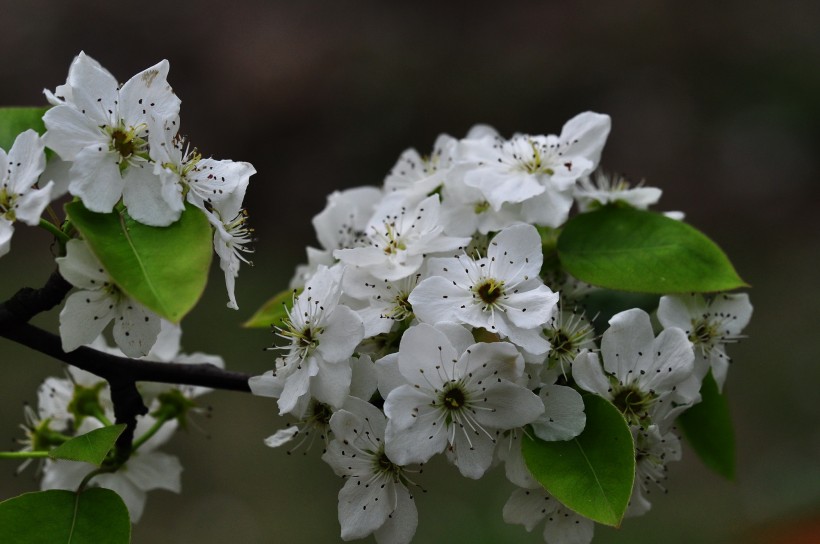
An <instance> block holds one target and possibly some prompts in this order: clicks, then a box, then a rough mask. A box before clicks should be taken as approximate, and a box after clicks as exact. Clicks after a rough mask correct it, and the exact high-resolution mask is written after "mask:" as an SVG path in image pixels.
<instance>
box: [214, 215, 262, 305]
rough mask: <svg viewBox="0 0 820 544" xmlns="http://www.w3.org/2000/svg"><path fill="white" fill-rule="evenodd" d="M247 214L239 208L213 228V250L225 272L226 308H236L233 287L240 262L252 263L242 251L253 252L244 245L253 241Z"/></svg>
mask: <svg viewBox="0 0 820 544" xmlns="http://www.w3.org/2000/svg"><path fill="white" fill-rule="evenodd" d="M211 217H213V215H211ZM247 221H248V214H247V213H246V212H245V210H240V211H239V213H237V214H236V216H234V217H233V218H232V219H230V220H228V221H226V222H225V223H221V222H220V223H218V224H216V228H215V229H214V251H215V252H216V254H217V256H218V257H219V267H220V268H221V269H222V272H224V274H225V287H226V289H227V291H228V308H232V309H234V310H238V309H239V306H238V305H237V304H236V295H235V294H234V288H235V285H236V277H237V276H239V267H240V265H241V263H245V264H248V265H251V266H252V265H253V263H252V262H251V261H249V260H248V259H246V258H245V256H244V255H243V253H253V250H252V249H250V248H248V247H246V245H247V244H250V243H251V242H252V241H253V238H251V233H252V232H253V229H251V228H249V227H248V225H247Z"/></svg>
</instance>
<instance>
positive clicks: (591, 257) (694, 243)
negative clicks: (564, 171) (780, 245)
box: [558, 205, 747, 294]
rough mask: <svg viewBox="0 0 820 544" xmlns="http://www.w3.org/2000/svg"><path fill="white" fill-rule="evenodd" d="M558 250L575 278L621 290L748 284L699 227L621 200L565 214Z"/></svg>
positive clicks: (723, 288) (696, 289) (726, 288)
mask: <svg viewBox="0 0 820 544" xmlns="http://www.w3.org/2000/svg"><path fill="white" fill-rule="evenodd" d="M558 256H559V258H560V259H561V264H562V265H563V266H564V268H565V269H566V270H567V272H569V273H570V274H572V275H573V276H575V277H576V278H578V279H579V280H582V281H585V282H587V283H591V284H592V285H597V286H600V287H607V288H609V289H617V290H621V291H637V292H641V293H659V294H668V293H693V292H695V293H707V292H714V291H729V290H731V289H736V288H738V287H745V286H747V284H746V283H745V282H744V281H743V280H742V279H740V277H739V276H738V274H737V272H736V271H735V269H734V267H733V266H732V263H730V262H729V259H728V258H727V257H726V255H725V254H724V253H723V251H722V250H721V249H720V248H719V247H718V246H717V245H716V244H715V243H714V242H712V241H711V240H710V239H709V238H707V237H706V236H705V235H704V234H703V233H701V232H700V231H699V230H697V229H695V228H694V227H692V226H690V225H687V224H686V223H683V222H681V221H675V220H674V219H670V218H668V217H665V216H663V215H661V214H658V213H654V212H648V211H644V210H636V209H635V208H630V207H625V206H616V205H612V206H605V207H603V208H601V209H599V210H596V211H593V212H589V213H582V214H579V215H577V216H575V217H573V218H572V219H570V220H569V221H568V222H567V224H566V225H565V227H564V230H563V231H562V232H561V234H560V236H559V238H558Z"/></svg>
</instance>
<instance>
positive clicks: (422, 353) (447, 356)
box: [399, 323, 459, 389]
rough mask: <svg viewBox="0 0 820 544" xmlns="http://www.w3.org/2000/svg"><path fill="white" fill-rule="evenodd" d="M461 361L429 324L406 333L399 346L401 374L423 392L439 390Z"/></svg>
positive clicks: (450, 345)
mask: <svg viewBox="0 0 820 544" xmlns="http://www.w3.org/2000/svg"><path fill="white" fill-rule="evenodd" d="M458 358H459V354H458V353H456V351H455V349H453V346H452V344H450V341H449V339H448V338H447V337H446V336H445V335H444V333H442V332H441V331H439V330H437V329H436V328H435V327H433V326H432V325H428V324H426V323H421V324H419V325H416V326H414V327H410V328H409V329H407V331H405V333H404V335H403V336H402V338H401V343H400V344H399V371H400V372H401V373H402V375H403V376H404V377H405V378H406V379H407V381H408V382H409V383H410V384H412V385H414V386H417V387H421V388H424V389H429V388H434V389H439V388H441V386H442V385H443V384H444V382H446V381H448V380H449V379H451V378H452V377H453V374H454V370H453V368H454V365H455V363H456V361H457V360H458Z"/></svg>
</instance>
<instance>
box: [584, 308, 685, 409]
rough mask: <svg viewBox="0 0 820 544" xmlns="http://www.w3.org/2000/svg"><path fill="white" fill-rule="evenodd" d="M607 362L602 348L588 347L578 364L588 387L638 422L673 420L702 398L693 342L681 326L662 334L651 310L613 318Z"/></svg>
mask: <svg viewBox="0 0 820 544" xmlns="http://www.w3.org/2000/svg"><path fill="white" fill-rule="evenodd" d="M601 356H602V357H603V367H602V366H601V364H600V362H599V360H598V354H597V353H584V354H582V355H581V356H579V357H578V358H576V359H575V361H574V362H573V364H572V377H573V378H574V379H575V382H576V383H577V384H578V386H580V387H581V388H582V389H585V390H587V391H590V392H592V393H595V394H597V395H600V396H602V397H604V398H606V399H608V400H610V401H612V403H613V404H614V405H615V407H616V408H618V409H619V410H620V411H621V412H622V413H623V414H624V416H625V417H626V418H627V421H629V422H630V423H632V424H642V423H645V422H646V421H647V420H648V421H650V422H654V423H658V424H660V423H661V422H665V423H671V420H672V419H673V418H674V415H676V414H677V413H678V412H680V411H682V410H683V409H684V408H685V407H686V406H687V405H691V404H692V403H694V402H695V401H696V400H698V399H699V393H698V391H699V389H700V383H699V382H697V381H696V380H694V378H693V371H694V367H693V360H694V355H693V353H692V347H691V344H690V343H689V340H687V338H686V335H685V334H684V333H683V331H682V330H681V329H678V328H669V329H666V330H664V331H662V332H661V333H660V334H659V335H658V336H657V338H656V337H655V335H654V333H653V332H652V325H651V323H650V321H649V315H648V314H647V313H646V312H644V311H643V310H641V309H638V308H633V309H631V310H626V311H624V312H621V313H618V314H616V315H615V316H613V317H612V319H610V320H609V328H608V329H607V330H606V332H604V335H603V337H602V339H601Z"/></svg>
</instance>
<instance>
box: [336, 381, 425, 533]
mask: <svg viewBox="0 0 820 544" xmlns="http://www.w3.org/2000/svg"><path fill="white" fill-rule="evenodd" d="M385 425H386V421H385V417H384V414H383V413H382V412H381V411H380V410H379V409H378V408H376V407H375V406H373V405H372V404H369V403H368V402H365V401H363V400H361V399H357V398H354V397H349V398H348V400H347V401H346V402H345V404H344V407H343V408H342V409H341V410H339V411H337V412H336V413H334V414H333V417H331V418H330V428H331V429H332V430H333V436H334V439H333V441H332V442H331V443H330V444H329V445H328V448H327V452H326V453H325V454H324V455H323V456H322V459H323V460H324V461H325V462H326V463H328V464H329V465H330V466H331V467H332V468H333V471H334V472H335V473H336V474H337V475H339V476H342V477H344V478H345V485H344V487H342V489H341V491H339V523H340V524H341V526H342V538H343V539H344V540H352V539H356V538H364V537H365V536H367V535H369V534H371V533H373V534H374V536H375V537H376V542H379V543H390V544H402V543H408V542H410V541H411V540H412V538H413V534H414V533H415V531H416V525H417V524H418V513H417V511H416V505H415V502H414V501H413V495H412V493H411V492H410V490H409V489H408V487H407V486H408V484H409V483H410V482H409V480H408V478H407V473H406V469H405V467H404V466H401V465H399V464H396V463H395V462H394V460H393V459H392V458H391V457H390V456H389V454H388V453H387V452H386V451H385Z"/></svg>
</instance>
